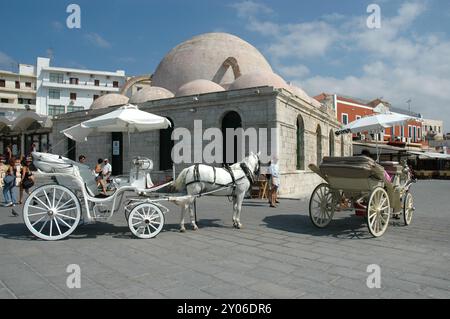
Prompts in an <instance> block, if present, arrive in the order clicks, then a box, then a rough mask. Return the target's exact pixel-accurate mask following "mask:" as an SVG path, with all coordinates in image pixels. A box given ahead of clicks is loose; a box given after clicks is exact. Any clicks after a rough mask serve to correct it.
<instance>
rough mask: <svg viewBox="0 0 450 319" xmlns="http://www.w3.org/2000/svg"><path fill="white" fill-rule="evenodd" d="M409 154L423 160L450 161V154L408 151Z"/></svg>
mask: <svg viewBox="0 0 450 319" xmlns="http://www.w3.org/2000/svg"><path fill="white" fill-rule="evenodd" d="M408 153H409V154H413V155H419V156H420V157H422V158H435V159H450V154H442V153H434V152H415V151H408Z"/></svg>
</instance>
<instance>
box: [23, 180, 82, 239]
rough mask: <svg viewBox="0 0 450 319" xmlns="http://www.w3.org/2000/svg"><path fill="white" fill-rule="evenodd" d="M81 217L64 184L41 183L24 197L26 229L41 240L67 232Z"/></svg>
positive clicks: (76, 203)
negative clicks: (42, 184) (25, 198)
mask: <svg viewBox="0 0 450 319" xmlns="http://www.w3.org/2000/svg"><path fill="white" fill-rule="evenodd" d="M80 217H81V205H80V202H79V200H78V198H77V197H76V196H75V194H74V193H73V192H72V191H71V190H70V189H68V188H67V187H65V186H61V185H44V186H41V187H39V188H36V189H35V190H34V191H33V192H32V193H31V194H30V196H29V197H28V198H27V200H26V201H25V204H24V206H23V220H24V222H25V225H26V226H27V228H28V229H29V230H30V232H31V233H32V234H33V235H35V236H36V237H39V238H41V239H45V240H58V239H62V238H65V237H67V236H69V235H70V234H71V233H72V232H73V231H74V230H75V228H76V227H77V225H78V223H79V221H80Z"/></svg>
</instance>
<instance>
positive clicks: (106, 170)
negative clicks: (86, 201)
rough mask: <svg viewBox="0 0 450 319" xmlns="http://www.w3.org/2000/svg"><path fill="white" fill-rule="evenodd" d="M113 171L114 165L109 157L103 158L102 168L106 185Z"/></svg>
mask: <svg viewBox="0 0 450 319" xmlns="http://www.w3.org/2000/svg"><path fill="white" fill-rule="evenodd" d="M111 173H112V166H111V164H110V163H109V161H108V159H107V158H105V159H104V160H103V169H102V177H103V182H104V183H105V185H106V184H107V183H108V181H109V178H110V177H111Z"/></svg>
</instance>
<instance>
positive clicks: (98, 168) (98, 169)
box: [94, 158, 106, 194]
mask: <svg viewBox="0 0 450 319" xmlns="http://www.w3.org/2000/svg"><path fill="white" fill-rule="evenodd" d="M102 162H103V160H102V159H101V158H99V159H98V160H97V165H95V169H94V172H95V181H96V182H97V186H100V185H101V186H102V192H103V193H104V194H106V182H105V181H104V180H103V168H102Z"/></svg>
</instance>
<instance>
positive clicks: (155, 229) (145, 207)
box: [128, 203, 164, 239]
mask: <svg viewBox="0 0 450 319" xmlns="http://www.w3.org/2000/svg"><path fill="white" fill-rule="evenodd" d="M128 226H129V227H130V230H131V232H132V233H133V235H135V236H136V237H139V238H143V239H148V238H153V237H155V236H156V235H158V234H159V233H160V232H161V230H162V228H163V226H164V214H163V212H162V211H161V209H160V208H159V207H158V206H156V205H155V204H152V203H143V204H139V205H137V206H136V207H134V208H133V209H132V210H131V212H130V215H128Z"/></svg>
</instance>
